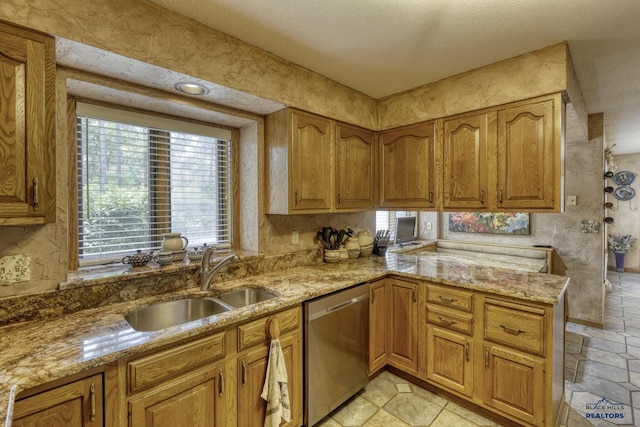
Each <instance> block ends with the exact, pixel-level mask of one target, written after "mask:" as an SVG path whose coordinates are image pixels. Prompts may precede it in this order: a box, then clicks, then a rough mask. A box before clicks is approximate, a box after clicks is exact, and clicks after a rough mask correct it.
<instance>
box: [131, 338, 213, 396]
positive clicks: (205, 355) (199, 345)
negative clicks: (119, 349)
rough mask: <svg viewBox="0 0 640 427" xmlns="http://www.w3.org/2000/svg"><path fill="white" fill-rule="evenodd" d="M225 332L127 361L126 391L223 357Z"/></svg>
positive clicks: (151, 383) (148, 384) (153, 383)
mask: <svg viewBox="0 0 640 427" xmlns="http://www.w3.org/2000/svg"><path fill="white" fill-rule="evenodd" d="M224 355H225V348H224V332H220V333H218V334H215V335H212V336H210V337H206V338H202V339H199V340H197V341H193V342H190V343H188V344H184V345H181V346H179V347H177V348H172V349H169V350H166V351H162V352H159V353H156V354H152V355H150V356H146V357H142V358H140V359H137V360H133V361H131V362H129V363H128V364H127V375H128V380H127V385H128V390H129V393H134V392H136V391H138V390H140V389H143V388H146V387H150V386H152V385H155V384H158V383H160V382H162V381H164V380H165V379H167V378H170V377H172V376H175V375H178V374H183V373H185V372H186V371H189V370H191V369H194V368H196V367H198V366H201V365H204V364H205V363H209V362H213V361H215V360H217V359H220V358H222V357H224Z"/></svg>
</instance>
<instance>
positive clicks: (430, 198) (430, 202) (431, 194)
mask: <svg viewBox="0 0 640 427" xmlns="http://www.w3.org/2000/svg"><path fill="white" fill-rule="evenodd" d="M429 204H430V205H432V204H433V190H429Z"/></svg>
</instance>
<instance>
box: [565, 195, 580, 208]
mask: <svg viewBox="0 0 640 427" xmlns="http://www.w3.org/2000/svg"><path fill="white" fill-rule="evenodd" d="M577 204H578V196H567V206H576V205H577Z"/></svg>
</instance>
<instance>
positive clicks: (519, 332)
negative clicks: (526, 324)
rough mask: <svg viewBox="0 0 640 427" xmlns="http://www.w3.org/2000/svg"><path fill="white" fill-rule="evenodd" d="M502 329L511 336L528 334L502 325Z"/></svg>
mask: <svg viewBox="0 0 640 427" xmlns="http://www.w3.org/2000/svg"><path fill="white" fill-rule="evenodd" d="M500 327H501V328H502V330H503V331H505V332H506V333H508V334H511V335H520V334H521V333H523V332H526V331H523V330H522V329H513V328H510V327H508V326H505V325H500Z"/></svg>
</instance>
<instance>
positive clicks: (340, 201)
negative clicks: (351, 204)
mask: <svg viewBox="0 0 640 427" xmlns="http://www.w3.org/2000/svg"><path fill="white" fill-rule="evenodd" d="M338 204H339V205H341V204H342V193H340V192H338Z"/></svg>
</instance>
